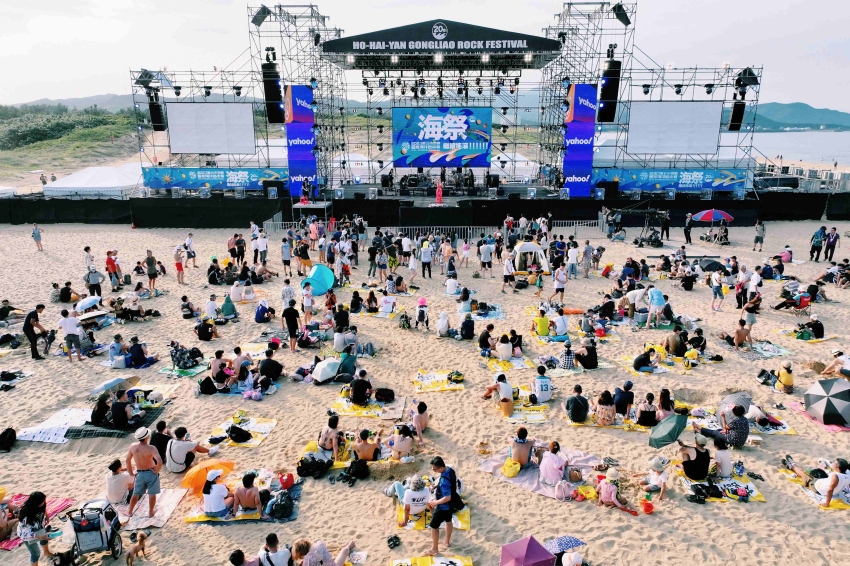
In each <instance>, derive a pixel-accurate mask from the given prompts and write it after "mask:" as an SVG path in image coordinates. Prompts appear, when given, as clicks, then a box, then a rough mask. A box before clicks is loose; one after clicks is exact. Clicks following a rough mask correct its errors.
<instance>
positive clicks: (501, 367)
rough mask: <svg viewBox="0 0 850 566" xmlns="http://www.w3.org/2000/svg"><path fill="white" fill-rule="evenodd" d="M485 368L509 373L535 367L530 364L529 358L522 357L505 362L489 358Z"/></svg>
mask: <svg viewBox="0 0 850 566" xmlns="http://www.w3.org/2000/svg"><path fill="white" fill-rule="evenodd" d="M487 367H488V368H490V369H491V370H493V371H510V370H512V369H529V368H534V367H536V366H535V365H534V364H533V363H532V362H531V358H529V357H528V356H523V357H521V358H511V359H509V360H506V361H502V360H498V359H496V358H489V359H488V360H487Z"/></svg>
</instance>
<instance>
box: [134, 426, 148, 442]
mask: <svg viewBox="0 0 850 566" xmlns="http://www.w3.org/2000/svg"><path fill="white" fill-rule="evenodd" d="M150 435H151V431H150V429H149V428H147V427H143V426H140V427H139V428H137V429H136V432H134V433H133V436H135V437H136V440H138V441H139V442H141V441H142V440H144V439H146V438H147V437H149V436H150Z"/></svg>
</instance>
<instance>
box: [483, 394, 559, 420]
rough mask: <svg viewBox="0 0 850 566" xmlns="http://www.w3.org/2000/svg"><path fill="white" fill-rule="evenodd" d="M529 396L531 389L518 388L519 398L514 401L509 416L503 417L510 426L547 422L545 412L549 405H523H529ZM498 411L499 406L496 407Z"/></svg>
mask: <svg viewBox="0 0 850 566" xmlns="http://www.w3.org/2000/svg"><path fill="white" fill-rule="evenodd" d="M529 395H531V387H529V386H528V385H520V386H519V396H518V398H517V399H514V410H513V413H512V414H511V416H509V417H503V418H504V419H505V420H506V421H508V422H509V423H511V424H517V423H527V424H528V423H532V424H533V423H545V422H546V421H547V420H548V417H547V416H546V411H547V410H549V403H538V404H537V405H530V406H528V407H526V406H525V405H526V404H527V403H529ZM496 408H497V409H498V408H499V406H498V405H496Z"/></svg>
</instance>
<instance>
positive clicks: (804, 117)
mask: <svg viewBox="0 0 850 566" xmlns="http://www.w3.org/2000/svg"><path fill="white" fill-rule="evenodd" d="M761 117H765V118H767V119H768V120H771V121H773V122H778V123H780V124H783V125H788V126H798V127H799V126H814V127H816V128H817V127H820V126H842V127H845V128H850V113H847V112H840V111H838V110H829V109H827V108H812V107H811V106H809V105H808V104H805V103H803V102H792V103H790V104H783V103H781V102H765V103H763V104H759V106H758V118H761Z"/></svg>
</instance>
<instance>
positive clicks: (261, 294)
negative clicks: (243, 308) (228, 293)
mask: <svg viewBox="0 0 850 566" xmlns="http://www.w3.org/2000/svg"><path fill="white" fill-rule="evenodd" d="M251 287H253V288H254V298H253V299H251V300H250V301H246V300H245V299H242V300H241V301H234V303H235V304H237V305H250V304H252V303H256V302H258V301H259V300H260V299H268V298H269V294H268V292H267V291H266V290H265V289H257V286H256V285H251ZM215 302H216V303H218V304H223V303H224V295H221V296H219V297H218V298H217V299H216V300H215Z"/></svg>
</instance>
